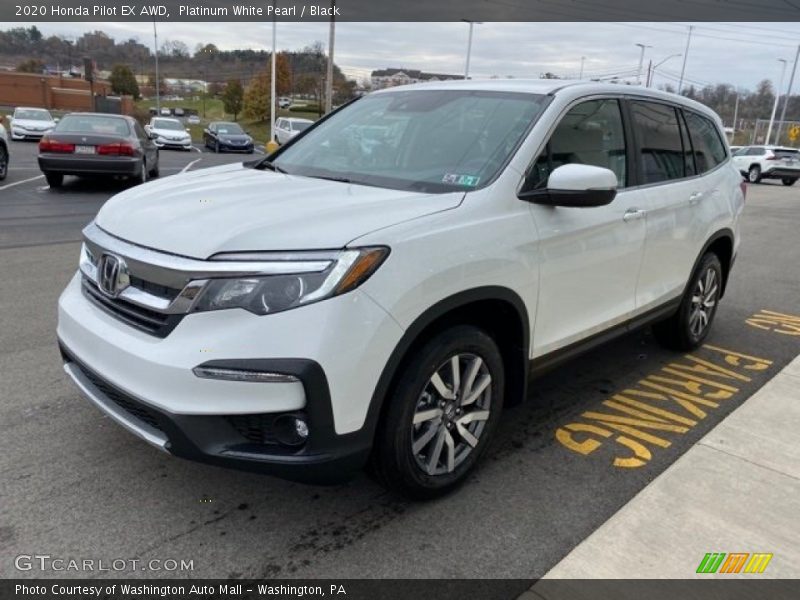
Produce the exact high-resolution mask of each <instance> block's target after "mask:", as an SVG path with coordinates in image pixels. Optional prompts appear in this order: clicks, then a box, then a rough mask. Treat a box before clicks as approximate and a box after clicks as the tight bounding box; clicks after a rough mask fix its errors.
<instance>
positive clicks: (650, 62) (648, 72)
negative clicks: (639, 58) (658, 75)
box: [644, 58, 653, 88]
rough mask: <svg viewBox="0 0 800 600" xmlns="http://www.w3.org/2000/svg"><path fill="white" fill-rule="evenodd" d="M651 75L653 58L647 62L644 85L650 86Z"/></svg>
mask: <svg viewBox="0 0 800 600" xmlns="http://www.w3.org/2000/svg"><path fill="white" fill-rule="evenodd" d="M652 75H653V59H652V58H651V59H650V60H649V62H648V63H647V77H646V78H645V80H644V87H647V88H649V87H650V77H651V76H652Z"/></svg>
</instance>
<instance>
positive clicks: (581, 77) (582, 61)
mask: <svg viewBox="0 0 800 600" xmlns="http://www.w3.org/2000/svg"><path fill="white" fill-rule="evenodd" d="M585 62H586V57H585V56H581V74H580V75H579V76H578V79H583V64H584V63H585Z"/></svg>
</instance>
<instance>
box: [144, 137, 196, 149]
mask: <svg viewBox="0 0 800 600" xmlns="http://www.w3.org/2000/svg"><path fill="white" fill-rule="evenodd" d="M153 141H154V142H155V145H156V146H158V147H159V148H179V149H181V150H189V149H191V147H192V140H190V139H187V140H166V139H163V138H157V139H155V140H153Z"/></svg>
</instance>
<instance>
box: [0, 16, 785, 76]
mask: <svg viewBox="0 0 800 600" xmlns="http://www.w3.org/2000/svg"><path fill="white" fill-rule="evenodd" d="M19 25H23V26H28V25H33V23H25V24H16V25H15V26H19ZM35 25H36V26H37V27H39V29H40V30H42V32H43V33H45V34H46V35H50V34H61V35H67V36H73V37H78V36H80V35H81V34H83V33H84V32H86V31H91V30H94V29H102V30H103V31H105V32H106V33H108V34H109V35H111V36H112V37H114V38H116V39H118V40H123V39H127V38H130V37H134V38H137V39H138V40H139V41H140V42H142V43H144V44H148V45H150V46H152V43H153V31H152V25H151V24H149V23H36V24H35ZM10 26H11V24H6V27H10ZM688 26H689V24H688V23H484V24H482V25H476V26H475V34H474V39H473V46H472V66H471V69H470V73H471V75H472V76H473V77H476V78H477V77H490V76H492V75H498V76H506V75H513V76H514V77H538V76H539V74H540V73H543V72H545V71H551V72H553V73H556V74H558V75H561V76H573V77H577V76H578V74H579V71H580V64H581V57H582V56H585V57H586V61H585V76H590V77H595V76H606V75H612V74H616V73H620V74H624V75H629V76H633V77H635V72H636V69H637V66H638V63H639V54H640V48H639V47H638V46H636V44H637V43H641V44H646V45H649V46H652V48H647V49H646V54H645V61H644V63H645V66H646V65H647V62H648V61H649V60H650V59H652V60H653V62H654V63H658V62H660V61H661V60H662V59H665V58H667V57H668V56H670V55H672V54H680V53H683V52H684V51H685V47H686V40H687V34H688ZM0 27H3V24H0ZM158 27H159V30H158V34H159V43H161V42H163V41H164V40H167V39H174V40H180V41H182V42H184V43H186V44H187V45H188V46H189V48H190V49H192V50H193V49H194V47H195V45H196V44H197V43H198V42H204V43H205V42H213V43H214V44H216V45H217V46H218V47H220V48H222V49H233V48H254V49H260V48H269V45H270V44H271V24H268V23H161V24H159V26H158ZM467 32H468V25H467V24H466V23H345V22H338V23H337V24H336V46H335V60H336V63H337V64H338V65H339V66H340V67H342V68H343V69H344V71H345V73H346V74H347V75H348V76H350V77H353V78H356V79H363V78H364V77H366V76H368V75H369V72H370V71H371V70H372V69H380V68H386V67H405V68H408V69H421V70H424V71H431V72H441V73H453V74H463V72H464V62H465V56H466V46H467ZM327 40H328V25H327V24H325V23H279V24H278V48H279V50H283V49H286V50H296V49H300V48H302V47H303V46H306V45H309V44H311V43H313V42H315V41H321V42H323V44H324V45H326V46H327ZM798 43H800V23H695V24H694V33H693V37H692V41H691V46H690V50H689V54H688V61H687V65H686V81H687V82H689V83H694V84H696V85H704V84H707V83H731V84H733V85H736V86H741V87H744V88H749V89H753V88H754V87H755V85H756V84H757V83H758V82H759V81H760V80H762V79H771V80H773V81H774V82H775V83H776V84H777V82H778V80H779V78H780V73H781V64H780V63H779V62H778V59H779V58H785V59H787V60H789V62H790V65H789V69H787V75H786V79H785V83H784V87H785V85H786V84H788V81H789V79H788V78H789V71H790V69H791V63H792V61H793V60H794V57H795V53H796V49H797V44H798ZM682 63H683V58H682V57H673V58H671V59H669V60H668V61H666V62H665V63H664V64H663V65H662V66H661V67H660V72H661V74H660V75H659V76H657V77H656V81H655V83H656V85H658V84H661V83H667V82H674V81H675V79H676V78H677V77H678V76H679V75H680V71H681V67H682ZM798 83H800V77H799V80H798Z"/></svg>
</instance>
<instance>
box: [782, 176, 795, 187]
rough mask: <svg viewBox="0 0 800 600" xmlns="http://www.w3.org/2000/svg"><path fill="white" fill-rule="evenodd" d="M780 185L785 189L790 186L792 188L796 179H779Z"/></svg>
mask: <svg viewBox="0 0 800 600" xmlns="http://www.w3.org/2000/svg"><path fill="white" fill-rule="evenodd" d="M781 183H782V184H783V185H785V186H787V187H790V186H793V185H794V184H795V183H797V178H796V177H784V178H783V179H781Z"/></svg>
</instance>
